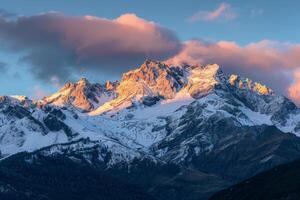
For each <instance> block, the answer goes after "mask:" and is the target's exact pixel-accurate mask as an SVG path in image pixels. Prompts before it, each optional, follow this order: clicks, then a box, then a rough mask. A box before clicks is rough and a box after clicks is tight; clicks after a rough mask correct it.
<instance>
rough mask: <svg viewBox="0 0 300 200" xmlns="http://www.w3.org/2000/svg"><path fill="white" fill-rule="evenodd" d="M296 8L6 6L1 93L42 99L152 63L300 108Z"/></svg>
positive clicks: (15, 1) (206, 0) (13, 2)
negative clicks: (245, 85)
mask: <svg viewBox="0 0 300 200" xmlns="http://www.w3.org/2000/svg"><path fill="white" fill-rule="evenodd" d="M299 7H300V1H294V0H276V1H274V0H265V1H259V0H251V1H250V0H249V1H238V0H232V1H230V0H227V1H217V0H216V1H214V0H190V1H177V0H172V1H171V0H165V1H158V0H154V1H150V0H149V1H146V0H139V1H138V0H119V1H117V0H116V1H106V0H101V1H99V0H72V1H71V0H1V4H0V44H1V48H0V84H1V87H0V94H2V95H4V94H7V95H14V94H20V95H26V96H29V97H32V98H41V97H43V96H45V95H48V94H50V93H51V92H54V91H55V90H57V89H58V88H59V87H60V86H61V85H63V84H64V83H66V82H67V81H75V80H77V79H79V78H80V77H82V76H85V77H87V78H88V79H89V80H91V81H93V82H104V81H105V80H115V79H119V78H120V77H121V74H122V73H123V72H126V71H127V70H129V69H133V68H136V67H137V66H139V65H140V64H141V63H142V62H143V60H145V59H146V58H150V59H158V60H161V61H166V62H167V63H169V64H173V65H180V64H184V63H189V64H208V63H217V64H219V65H220V66H221V68H222V70H223V71H224V72H225V73H228V74H230V73H237V74H240V75H242V76H245V77H249V78H251V79H253V80H255V81H259V82H262V83H263V84H266V85H267V86H269V87H271V88H272V89H273V90H275V91H276V92H277V93H279V94H283V95H286V96H288V97H289V98H291V99H293V100H294V101H295V102H296V103H298V105H299V104H300V56H299V55H300V26H299V25H300V24H299V23H300V22H299V19H300V12H298V9H299Z"/></svg>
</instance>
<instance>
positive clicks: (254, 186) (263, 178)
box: [211, 160, 300, 200]
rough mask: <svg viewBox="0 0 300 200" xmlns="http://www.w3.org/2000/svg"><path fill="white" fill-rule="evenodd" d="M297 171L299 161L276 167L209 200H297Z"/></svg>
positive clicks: (299, 188) (299, 183) (299, 178)
mask: <svg viewBox="0 0 300 200" xmlns="http://www.w3.org/2000/svg"><path fill="white" fill-rule="evenodd" d="M299 169H300V160H297V161H294V162H291V163H288V164H283V165H280V166H277V167H275V168H273V169H271V170H269V171H266V172H263V173H260V174H258V175H256V176H254V177H252V178H250V179H248V180H245V181H243V182H241V183H238V184H236V185H234V186H231V187H229V188H227V189H225V190H223V191H221V192H219V193H217V194H215V195H214V196H213V197H212V198H211V200H256V199H268V200H298V199H300V170H299Z"/></svg>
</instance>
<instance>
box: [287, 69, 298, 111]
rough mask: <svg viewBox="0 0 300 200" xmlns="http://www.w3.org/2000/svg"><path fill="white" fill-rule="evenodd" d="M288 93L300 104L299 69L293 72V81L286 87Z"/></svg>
mask: <svg viewBox="0 0 300 200" xmlns="http://www.w3.org/2000/svg"><path fill="white" fill-rule="evenodd" d="M288 94H289V96H290V97H291V99H293V100H294V101H295V102H296V103H297V104H298V105H300V69H298V70H296V71H295V73H294V82H293V83H292V84H291V85H290V86H289V87H288Z"/></svg>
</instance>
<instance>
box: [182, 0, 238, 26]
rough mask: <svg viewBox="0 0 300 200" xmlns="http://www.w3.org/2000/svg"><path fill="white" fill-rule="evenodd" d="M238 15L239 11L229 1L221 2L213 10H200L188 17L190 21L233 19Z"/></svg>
mask: <svg viewBox="0 0 300 200" xmlns="http://www.w3.org/2000/svg"><path fill="white" fill-rule="evenodd" d="M236 17H237V13H236V12H235V11H234V10H233V8H232V6H231V5H230V4H228V3H221V4H219V6H218V7H217V8H216V9H215V10H212V11H202V10H201V11H199V12H197V13H195V14H193V15H192V16H190V17H189V18H188V21H189V22H197V21H215V20H221V19H222V20H226V21H227V20H233V19H235V18H236Z"/></svg>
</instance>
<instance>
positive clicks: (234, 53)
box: [166, 40, 300, 100]
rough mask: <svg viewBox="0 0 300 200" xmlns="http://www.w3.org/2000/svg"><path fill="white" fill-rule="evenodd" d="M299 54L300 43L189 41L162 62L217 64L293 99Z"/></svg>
mask: <svg viewBox="0 0 300 200" xmlns="http://www.w3.org/2000/svg"><path fill="white" fill-rule="evenodd" d="M299 55H300V44H293V45H292V44H288V43H280V42H274V41H269V40H263V41H260V42H257V43H251V44H248V45H246V46H239V45H238V44H236V43H235V42H230V41H220V42H217V43H206V42H203V41H199V40H193V41H188V42H186V43H185V44H184V47H183V50H182V51H181V52H180V53H178V54H177V55H176V56H174V57H172V58H170V59H168V60H167V61H166V62H167V63H169V64H174V65H179V64H184V63H188V64H208V63H218V64H219V65H220V66H221V67H222V69H223V70H224V71H225V72H226V73H228V74H231V73H235V74H239V75H242V76H245V77H249V78H251V79H253V80H256V81H259V82H261V83H264V84H267V85H268V86H269V87H271V88H272V89H274V90H275V91H277V92H279V93H281V94H285V95H289V96H290V97H291V98H292V99H294V100H297V98H298V97H299V95H298V96H297V95H296V93H297V92H298V91H299V89H298V90H297V89H296V88H299V87H300V84H299V82H300V81H296V82H295V83H294V84H293V83H292V82H293V79H296V80H299V77H300V75H299V74H300V72H299V74H298V73H297V74H296V75H297V76H294V73H295V71H296V70H297V69H299V67H300V57H299ZM298 75H299V76H298ZM291 84H293V85H292V87H291ZM289 87H290V89H288V88H289Z"/></svg>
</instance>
